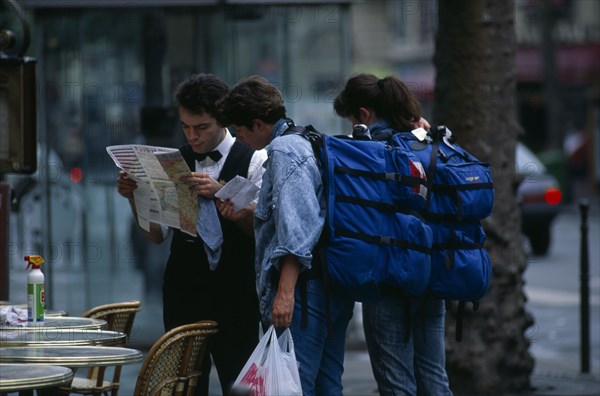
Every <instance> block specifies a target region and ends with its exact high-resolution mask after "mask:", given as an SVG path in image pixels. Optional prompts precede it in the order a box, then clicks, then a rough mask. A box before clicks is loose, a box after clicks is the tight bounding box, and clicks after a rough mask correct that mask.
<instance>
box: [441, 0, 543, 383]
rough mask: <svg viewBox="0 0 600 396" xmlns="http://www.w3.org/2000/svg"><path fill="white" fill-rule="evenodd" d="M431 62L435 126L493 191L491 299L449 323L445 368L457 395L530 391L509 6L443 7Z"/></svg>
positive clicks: (473, 2)
mask: <svg viewBox="0 0 600 396" xmlns="http://www.w3.org/2000/svg"><path fill="white" fill-rule="evenodd" d="M438 4H439V24H438V32H437V37H436V50H435V56H434V64H435V66H436V70H437V75H436V83H435V103H434V112H433V122H434V123H435V124H445V125H447V126H448V127H449V128H450V130H451V131H452V132H453V134H454V135H455V136H456V137H457V143H459V144H460V145H461V146H463V147H465V148H466V149H468V150H469V151H470V152H471V153H473V154H474V155H475V156H476V157H478V158H480V159H481V160H483V161H486V162H489V163H490V165H491V168H492V172H493V177H494V188H495V194H496V195H495V203H494V211H493V213H492V216H491V217H490V218H488V219H486V220H485V221H484V227H485V229H486V232H487V235H488V238H487V241H486V247H487V249H488V252H489V254H490V257H491V259H492V268H493V272H492V281H491V285H490V289H489V291H488V294H487V295H486V296H485V297H484V298H483V299H482V300H481V301H480V304H479V309H478V310H477V311H473V310H471V309H470V307H471V304H469V303H467V308H466V309H465V313H464V316H463V340H462V342H457V341H455V339H454V334H455V327H454V326H455V317H456V313H455V310H454V308H452V309H450V310H449V311H448V315H447V321H446V322H447V324H446V332H447V336H446V350H447V363H446V365H447V369H448V375H449V377H450V385H451V387H452V389H453V390H454V392H455V393H456V394H469V395H471V394H477V395H486V394H493V395H498V394H503V393H506V394H508V393H510V394H515V393H518V392H522V391H527V390H529V388H530V382H529V377H530V375H531V372H532V371H533V358H532V357H531V355H530V354H529V351H528V348H529V344H530V343H529V340H528V339H527V337H526V333H525V332H526V330H527V329H528V328H529V327H530V326H531V325H532V324H533V319H532V317H531V315H530V314H529V313H528V312H527V311H526V310H525V302H526V298H525V295H524V293H523V278H522V274H523V271H524V270H525V267H526V265H527V258H526V256H525V253H524V252H523V249H522V241H521V233H520V215H519V213H520V212H519V208H518V207H517V203H516V199H515V144H516V138H517V135H518V134H519V132H520V127H519V125H518V123H517V115H516V67H515V52H516V37H515V29H514V16H515V10H514V7H515V5H514V1H513V0H510V1H509V0H502V1H493V0H470V1H440V2H439V3H438Z"/></svg>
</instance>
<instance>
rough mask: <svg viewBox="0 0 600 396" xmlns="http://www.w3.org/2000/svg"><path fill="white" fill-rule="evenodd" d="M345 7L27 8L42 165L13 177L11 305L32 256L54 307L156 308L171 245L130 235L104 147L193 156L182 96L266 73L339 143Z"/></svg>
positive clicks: (301, 115)
mask: <svg viewBox="0 0 600 396" xmlns="http://www.w3.org/2000/svg"><path fill="white" fill-rule="evenodd" d="M347 3H348V2H347V1H327V2H317V1H294V2H281V1H261V2H253V1H182V0H175V1H156V0H132V1H116V0H115V1H112V0H105V1H89V0H82V1H76V0H73V1H63V0H57V1H53V0H43V1H35V0H23V1H21V2H20V4H21V6H22V7H23V9H24V10H25V11H26V13H27V15H28V16H29V18H30V22H31V25H32V28H33V37H32V48H31V50H30V52H31V53H33V54H35V56H36V57H37V58H38V61H39V68H38V79H39V83H38V85H39V96H38V97H39V103H38V134H39V142H40V155H39V157H38V158H39V168H38V172H37V173H36V174H35V175H32V176H21V175H19V176H17V175H8V176H7V177H6V179H7V180H8V182H9V183H11V185H12V187H13V188H14V189H15V191H16V194H15V200H14V201H13V211H12V213H11V219H10V233H9V245H8V255H9V270H10V273H9V275H10V290H9V292H10V293H9V296H10V300H11V301H15V302H23V301H24V299H25V294H24V293H25V292H24V291H25V286H24V284H25V279H26V274H25V265H24V262H23V256H24V255H25V254H34V253H35V254H41V255H42V256H44V258H45V259H46V266H45V269H44V270H45V272H46V275H47V290H48V292H47V301H48V305H49V306H50V307H52V306H53V302H54V301H61V304H63V303H64V302H67V303H68V306H61V307H60V308H61V309H65V310H67V311H68V312H70V313H72V314H78V313H81V312H83V311H84V310H86V309H88V308H89V307H92V306H95V305H98V304H100V303H104V302H110V301H113V300H114V299H115V298H117V296H119V298H121V297H123V295H124V294H123V292H124V290H130V293H129V294H127V293H125V295H128V296H129V299H142V300H144V299H145V298H146V299H148V300H156V301H158V298H160V293H161V286H162V283H161V279H162V268H163V265H164V263H165V262H166V255H167V253H168V245H169V244H168V243H165V244H163V245H162V246H158V247H157V246H152V245H151V244H150V243H149V242H146V241H140V240H139V239H138V238H136V235H137V234H136V233H135V232H132V227H133V221H132V216H131V214H130V210H129V206H128V204H127V202H126V200H124V199H123V198H121V197H120V196H119V195H118V194H117V192H116V186H115V180H116V176H117V168H116V167H115V165H114V163H113V162H112V160H111V159H110V157H109V156H108V154H107V153H106V150H105V147H106V146H109V145H115V144H130V143H143V144H151V145H164V146H171V147H177V146H179V145H180V144H182V143H183V141H184V139H183V133H182V132H181V131H180V128H179V122H178V118H177V112H176V109H174V108H173V103H172V92H173V90H174V89H175V87H176V86H177V85H178V84H179V82H181V81H182V80H183V79H184V78H186V77H187V76H188V75H190V74H193V73H214V74H217V75H219V76H220V77H222V78H223V79H225V80H226V81H227V82H228V83H230V84H234V83H235V82H236V81H238V80H239V79H240V78H243V77H245V76H249V75H252V74H260V75H263V76H264V77H266V78H267V79H269V80H270V81H271V82H273V83H274V84H276V85H277V86H278V87H279V88H280V90H281V91H282V93H283V94H284V98H285V100H286V104H287V108H288V112H289V114H290V115H291V116H292V117H294V118H296V119H297V120H299V121H301V122H302V123H303V124H308V123H312V124H314V125H315V126H318V127H319V129H321V130H324V131H331V132H332V133H339V132H341V130H342V128H345V127H347V126H345V125H344V124H343V123H342V121H340V120H339V118H338V117H336V116H335V115H334V113H333V110H332V103H333V98H334V96H335V93H336V89H337V87H338V86H339V84H340V82H341V81H343V79H344V78H345V77H346V76H347V74H348V73H349V71H350V59H349V37H348V31H347V26H348V4H347ZM133 231H135V230H133Z"/></svg>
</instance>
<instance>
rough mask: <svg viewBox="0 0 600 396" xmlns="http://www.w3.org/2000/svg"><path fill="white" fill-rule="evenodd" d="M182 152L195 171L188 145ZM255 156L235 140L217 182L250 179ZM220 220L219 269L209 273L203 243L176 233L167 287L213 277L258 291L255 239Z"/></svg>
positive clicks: (167, 272) (175, 230) (246, 146)
mask: <svg viewBox="0 0 600 396" xmlns="http://www.w3.org/2000/svg"><path fill="white" fill-rule="evenodd" d="M180 151H181V154H182V155H183V158H184V159H185V161H186V162H187V164H188V166H189V167H190V169H192V170H194V169H195V168H196V164H195V160H194V159H193V157H192V155H191V154H192V148H191V147H190V145H189V144H186V145H185V146H183V147H181V148H180ZM253 154H254V150H253V149H252V148H250V147H249V146H248V145H246V144H245V143H242V142H240V141H239V140H236V141H235V143H234V144H233V146H232V147H231V151H230V152H229V155H228V156H227V158H226V159H225V163H224V164H223V169H222V170H221V174H220V175H219V178H218V180H223V181H225V182H227V181H229V180H231V179H233V178H234V177H235V176H236V175H240V176H243V177H248V166H249V164H250V160H251V158H252V155H253ZM219 220H220V222H221V229H222V231H223V246H222V249H221V261H220V262H219V266H218V267H217V269H216V270H215V271H211V270H210V268H209V265H208V258H207V256H206V252H205V251H204V244H203V242H202V239H200V238H199V237H198V236H196V237H192V236H190V235H188V234H186V233H184V232H182V231H180V230H177V229H174V230H173V231H174V234H173V240H172V241H171V255H170V256H169V261H168V263H167V268H166V270H165V281H166V282H167V283H170V282H172V281H175V282H177V279H186V278H188V279H189V278H193V279H200V278H202V279H204V280H207V281H208V280H210V279H212V277H217V278H221V277H226V278H228V280H229V282H233V284H231V286H232V287H239V286H242V285H243V287H248V286H247V285H250V286H251V287H253V288H254V287H255V286H254V281H253V280H254V279H255V272H254V238H253V237H251V236H249V235H247V234H245V233H244V232H242V231H241V230H240V229H239V227H238V226H237V225H236V224H235V223H234V222H232V221H229V220H226V219H224V218H222V217H221V216H220V214H219ZM249 278H251V279H252V280H250V279H249ZM238 285H239V286H238Z"/></svg>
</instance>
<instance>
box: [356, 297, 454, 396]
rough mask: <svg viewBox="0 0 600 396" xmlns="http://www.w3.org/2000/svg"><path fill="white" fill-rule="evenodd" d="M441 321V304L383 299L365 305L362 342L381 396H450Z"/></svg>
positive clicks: (423, 299)
mask: <svg viewBox="0 0 600 396" xmlns="http://www.w3.org/2000/svg"><path fill="white" fill-rule="evenodd" d="M406 302H408V304H409V307H410V312H411V314H410V318H409V319H408V321H407V318H406V317H405V316H406V308H407V307H406V305H405V303H406ZM444 315H445V304H444V301H443V300H440V299H437V298H434V297H416V298H409V299H403V298H398V297H394V296H386V297H384V298H383V299H382V300H381V301H378V302H374V303H365V304H363V324H364V329H365V339H366V341H367V348H368V350H369V357H370V359H371V367H372V368H373V374H374V376H375V380H376V381H377V386H378V388H379V393H380V394H381V395H419V396H420V395H432V396H441V395H452V392H451V391H450V388H449V384H448V376H447V374H446V368H445V364H446V352H445V345H444ZM407 323H408V325H409V327H408V328H407ZM407 331H408V332H409V334H408V339H407V338H406V337H405V336H406V335H407V334H406V332H407Z"/></svg>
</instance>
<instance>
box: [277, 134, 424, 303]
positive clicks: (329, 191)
mask: <svg viewBox="0 0 600 396" xmlns="http://www.w3.org/2000/svg"><path fill="white" fill-rule="evenodd" d="M287 133H300V134H302V135H303V136H304V137H306V138H307V139H308V140H310V141H311V143H312V145H313V149H314V150H315V155H316V158H317V160H318V161H319V162H320V169H321V174H322V178H323V186H324V194H325V199H326V221H325V226H324V230H323V234H322V238H321V242H320V246H321V247H324V249H320V250H321V262H322V263H324V264H325V265H324V269H325V268H326V271H324V272H325V276H326V281H327V282H329V284H330V285H331V287H333V288H334V289H336V290H338V291H339V292H341V293H343V294H345V295H347V296H349V297H350V298H353V299H354V300H355V301H363V302H364V301H374V300H376V299H378V298H379V297H380V295H381V293H382V292H383V291H385V290H391V291H394V293H400V294H401V295H406V296H413V295H422V294H423V293H425V292H426V290H427V286H428V284H429V279H430V272H431V264H430V261H431V247H432V233H431V229H430V228H429V226H427V224H426V223H425V222H424V220H423V218H421V216H420V214H419V213H420V212H422V211H423V210H424V208H425V205H426V203H427V201H426V197H427V187H426V186H427V180H426V176H425V169H424V168H423V166H422V165H421V163H420V162H419V160H418V159H417V157H416V156H415V155H414V154H412V153H411V152H410V151H407V150H403V149H401V148H398V147H392V146H390V145H389V144H387V143H385V142H377V141H361V140H354V139H349V138H347V137H345V136H329V135H324V134H322V133H320V132H317V131H316V130H315V129H314V128H313V127H312V126H310V125H309V126H307V127H292V128H291V129H290V130H288V132H286V134H287Z"/></svg>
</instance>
